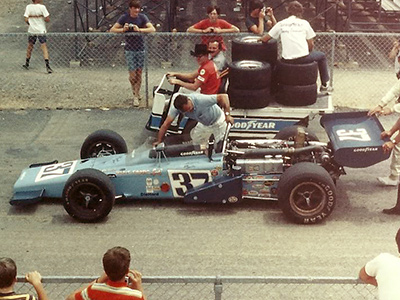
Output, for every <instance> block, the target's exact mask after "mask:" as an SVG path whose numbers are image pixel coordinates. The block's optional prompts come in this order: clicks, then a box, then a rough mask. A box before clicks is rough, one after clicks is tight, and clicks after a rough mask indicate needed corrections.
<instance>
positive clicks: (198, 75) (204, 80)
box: [167, 44, 221, 95]
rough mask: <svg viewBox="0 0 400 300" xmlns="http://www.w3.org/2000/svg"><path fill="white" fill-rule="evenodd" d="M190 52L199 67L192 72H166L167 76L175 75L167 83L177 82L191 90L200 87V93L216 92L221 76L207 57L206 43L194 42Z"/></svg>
mask: <svg viewBox="0 0 400 300" xmlns="http://www.w3.org/2000/svg"><path fill="white" fill-rule="evenodd" d="M190 54H191V55H192V56H194V57H196V60H197V63H198V64H199V66H200V67H199V69H198V70H197V71H196V72H193V73H177V72H168V73H167V76H173V77H176V78H169V79H168V81H169V83H170V84H178V85H180V86H182V87H184V88H187V89H189V90H192V91H195V90H197V89H198V88H200V89H201V93H202V94H209V95H210V94H216V93H217V92H218V89H219V87H220V85H221V78H220V77H219V74H218V70H217V67H216V65H215V64H214V62H213V61H212V60H210V59H209V56H208V55H209V51H208V47H207V45H205V44H196V45H195V48H194V51H190Z"/></svg>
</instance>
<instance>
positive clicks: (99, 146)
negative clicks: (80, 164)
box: [81, 129, 128, 159]
mask: <svg viewBox="0 0 400 300" xmlns="http://www.w3.org/2000/svg"><path fill="white" fill-rule="evenodd" d="M127 152H128V147H127V146H126V142H125V140H124V138H123V137H122V136H120V135H119V134H118V133H116V132H115V131H112V130H108V129H100V130H97V131H95V132H93V133H91V134H90V135H89V136H88V137H87V138H86V139H85V141H84V142H83V144H82V147H81V159H84V158H91V157H100V156H108V155H114V154H120V153H127Z"/></svg>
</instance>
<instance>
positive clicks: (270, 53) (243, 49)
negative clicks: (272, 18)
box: [232, 35, 278, 66]
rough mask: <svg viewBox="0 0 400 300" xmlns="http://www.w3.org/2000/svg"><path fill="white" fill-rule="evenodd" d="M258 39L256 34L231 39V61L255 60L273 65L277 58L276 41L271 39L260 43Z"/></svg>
mask: <svg viewBox="0 0 400 300" xmlns="http://www.w3.org/2000/svg"><path fill="white" fill-rule="evenodd" d="M259 39H260V37H259V36H256V35H250V36H244V37H238V38H235V39H234V40H233V41H232V61H239V60H256V61H263V62H267V63H269V64H271V65H272V66H275V63H276V61H277V58H278V43H277V41H276V40H274V39H271V40H269V41H268V43H262V42H259V41H258V40H259Z"/></svg>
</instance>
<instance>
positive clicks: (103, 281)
mask: <svg viewBox="0 0 400 300" xmlns="http://www.w3.org/2000/svg"><path fill="white" fill-rule="evenodd" d="M130 262H131V254H130V252H129V250H128V249H126V248H123V247H114V248H111V249H109V250H107V252H106V253H105V254H104V255H103V268H104V273H103V274H102V275H101V276H100V277H99V278H97V279H96V280H95V281H93V282H92V283H90V284H89V285H86V286H83V287H81V288H80V289H78V290H76V291H75V292H73V293H72V294H71V295H69V296H68V297H67V300H99V299H107V300H139V299H141V300H145V299H146V297H145V295H144V292H143V287H142V274H140V272H138V271H135V270H131V269H129V265H130ZM126 277H127V278H126ZM127 281H128V282H127Z"/></svg>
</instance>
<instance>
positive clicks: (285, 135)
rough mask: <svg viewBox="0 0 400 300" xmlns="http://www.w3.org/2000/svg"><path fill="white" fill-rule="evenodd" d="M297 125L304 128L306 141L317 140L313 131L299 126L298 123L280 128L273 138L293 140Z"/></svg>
mask: <svg viewBox="0 0 400 300" xmlns="http://www.w3.org/2000/svg"><path fill="white" fill-rule="evenodd" d="M299 127H302V128H303V129H304V131H305V132H306V141H314V142H319V138H318V137H317V136H316V135H315V133H314V132H312V131H311V130H309V129H308V128H307V127H304V126H299V125H293V126H288V127H285V128H282V129H281V130H279V132H278V133H277V134H276V135H275V137H274V139H277V140H286V141H294V139H295V138H296V135H297V129H298V128H299Z"/></svg>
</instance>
